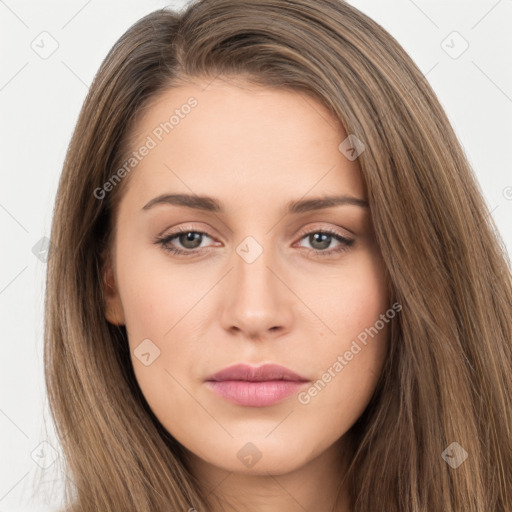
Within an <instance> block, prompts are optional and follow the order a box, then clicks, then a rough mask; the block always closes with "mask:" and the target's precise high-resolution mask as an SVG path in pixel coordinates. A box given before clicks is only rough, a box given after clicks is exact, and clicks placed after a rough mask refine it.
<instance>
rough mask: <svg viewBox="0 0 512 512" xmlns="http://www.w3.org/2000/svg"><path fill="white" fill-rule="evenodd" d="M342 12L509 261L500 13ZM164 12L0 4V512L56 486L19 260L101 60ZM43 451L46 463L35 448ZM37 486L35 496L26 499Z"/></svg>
mask: <svg viewBox="0 0 512 512" xmlns="http://www.w3.org/2000/svg"><path fill="white" fill-rule="evenodd" d="M349 3H351V4H352V5H354V6H355V7H357V8H359V9H360V10H362V11H363V12H365V13H366V14H368V15H369V16H370V17H371V18H373V19H374V20H375V21H377V22H378V23H380V24H381V25H382V26H383V27H384V28H386V29H387V30H388V31H389V32H390V33H391V34H392V35H393V36H394V37H395V38H396V39H397V40H398V41H399V42H400V43H401V44H402V45H403V47H404V48H405V50H406V51H407V52H408V53H409V54H410V55H411V57H412V58H413V60H414V61H415V62H416V63H417V65H418V66H419V68H420V69H421V70H422V71H423V73H424V74H426V76H427V79H428V81H429V82H430V84H431V85H432V87H433V88H434V90H435V91H436V93H437V95H438V97H439V100H440V101H441V103H442V105H443V107H444V108H445V110H446V112H447V114H448V116H449V118H450V120H451V122H452V124H453V126H454V128H455V131H456V133H457V135H458V137H459V140H460V141H461V143H462V145H463V147H464V149H465V151H466V154H467V156H468V158H469V160H470V163H471V164H472V165H473V168H474V170H475V173H476V175H477V178H478V180H479V183H480V186H481V189H482V192H483V194H484V197H485V199H486V201H487V204H488V206H489V209H490V210H491V211H492V216H493V218H494V220H495V222H496V224H497V226H498V229H499V230H500V232H501V234H502V237H503V239H504V242H505V244H506V246H507V249H508V252H509V254H511V253H512V223H511V222H510V221H511V220H512V200H511V199H512V193H511V192H512V188H510V187H511V186H512V171H511V169H512V166H511V162H512V156H511V152H510V146H511V143H512V115H511V114H512V59H511V55H512V51H511V50H512V38H511V30H510V26H511V22H512V1H511V0H499V1H497V0H478V1H469V0H460V1H454V0H451V1H446V0H443V1H426V0H415V1H414V2H413V1H412V0H397V1H394V2H391V1H382V0H380V1H377V0H373V1H370V0H365V1H363V0H351V1H350V2H349ZM166 5H171V6H173V7H181V6H182V5H184V2H183V1H179V0H177V1H175V2H173V3H171V4H170V3H169V2H164V1H157V0H153V1H149V0H147V1H144V2H142V1H139V2H137V1H134V0H131V1H127V0H109V1H102V2H100V1H99V0H89V1H87V0H72V1H69V0H68V1H64V0H61V1H53V2H36V1H35V0H32V1H27V0H0V40H1V48H2V51H1V54H0V59H1V62H0V107H1V113H2V115H1V117H0V140H1V141H2V150H1V153H0V155H1V161H0V172H1V181H0V183H1V187H0V221H1V224H0V226H1V229H2V234H1V236H2V250H1V252H0V255H1V256H0V257H1V261H0V315H1V322H2V324H1V333H2V345H1V348H2V350H1V356H0V365H1V367H0V375H1V386H0V432H1V435H0V447H1V453H0V460H1V467H0V511H1V512H7V511H15V510H16V511H18V510H20V511H21V510H23V511H25V510H27V511H28V510H30V511H35V510H52V509H53V508H54V507H56V506H58V505H59V503H60V500H59V488H58V486H57V488H56V492H57V495H56V496H55V497H54V498H51V497H50V498H47V499H46V498H45V489H49V486H48V484H49V483H51V482H52V481H56V482H57V483H58V482H59V481H61V480H62V479H63V476H62V475H61V474H59V472H58V470H57V469H56V467H57V464H53V465H52V466H50V467H49V468H48V469H45V470H43V469H41V468H40V467H39V466H38V465H37V464H36V462H35V461H34V460H33V459H32V457H31V454H32V453H33V451H34V450H36V452H35V453H36V454H37V453H38V450H39V452H40V449H38V448H37V447H38V445H39V443H41V442H42V441H43V440H45V439H47V440H48V441H49V442H50V444H51V445H52V446H54V447H55V448H56V449H57V450H58V449H59V448H58V444H57V443H56V441H55V440H54V437H52V436H53V425H52V422H51V418H50V416H49V413H48V409H47V400H46V396H45V388H44V382H43V359H42V354H43V344H42V339H43V299H44V276H45V270H46V268H45V263H44V262H42V261H40V260H39V259H38V258H37V257H36V256H35V255H34V254H33V252H32V248H33V246H34V245H35V244H36V243H37V242H38V241H39V240H40V239H41V238H42V237H44V236H49V233H50V226H51V216H52V208H53V202H54V199H55V193H56V190H57V183H58V178H59V175H60V172H61V168H62V164H63V160H64V155H65V151H66V148H67V144H68V143H69V140H70V137H71V133H72V130H73V128H74V125H75V122H76V120H77V116H78V113H79V110H80V108H81V105H82V102H83V100H84V98H85V95H86V92H87V89H88V86H89V84H90V83H91V81H92V78H93V76H94V74H95V73H96V71H97V69H98V67H99V65H100V63H101V61H102V59H103V58H104V57H105V55H106V54H107V52H108V51H109V49H110V48H111V46H112V45H113V43H114V42H115V41H116V40H117V39H118V38H119V37H120V36H121V34H122V33H123V32H124V31H125V30H126V29H127V28H128V27H129V26H130V25H131V24H132V23H134V22H135V21H137V20H138V19H140V18H141V17H142V16H143V15H145V14H147V13H149V12H151V11H153V10H155V9H158V8H161V7H165V6H166ZM43 31H46V32H48V33H49V34H51V37H52V38H54V39H55V40H56V41H57V43H58V48H57V50H56V51H55V52H54V53H53V54H52V55H51V56H49V57H48V58H46V59H43V58H41V57H40V56H39V55H38V54H37V53H36V52H35V51H34V50H33V49H32V47H31V45H32V44H33V43H32V42H33V41H34V40H35V42H36V43H37V41H39V40H40V39H38V37H40V34H41V32H43ZM453 31H457V32H458V33H459V34H460V35H461V36H462V37H463V38H464V39H465V40H467V41H468V43H469V48H468V49H467V50H466V51H465V52H464V53H463V54H462V55H461V56H460V57H458V58H456V59H454V58H452V57H450V55H448V54H447V53H446V51H445V49H443V46H442V45H450V46H453V47H454V50H457V49H458V48H460V41H458V40H457V39H456V38H455V39H454V36H453V35H451V36H450V37H449V38H448V39H447V40H446V38H447V36H449V35H450V34H452V32H453ZM44 37H48V36H44ZM455 37H457V36H455ZM444 40H446V43H442V42H443V41H444ZM450 41H454V42H453V43H452V42H450ZM48 42H49V40H48ZM34 44H35V43H34ZM46 47H47V48H48V46H46ZM452 51H453V50H452ZM507 187H508V188H507ZM507 191H508V195H507ZM475 236H478V233H475ZM45 420H46V428H47V432H46V431H45V428H44V425H45ZM45 450H46V451H45ZM43 451H45V457H47V456H48V453H50V455H51V449H49V448H48V446H46V447H45V448H44V449H43ZM39 477H41V478H42V481H43V483H44V485H43V486H42V487H41V488H39V489H38V490H37V491H34V489H35V482H36V481H37V479H38V478H39ZM45 500H46V501H47V503H45Z"/></svg>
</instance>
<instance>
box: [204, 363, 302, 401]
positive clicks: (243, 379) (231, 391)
mask: <svg viewBox="0 0 512 512" xmlns="http://www.w3.org/2000/svg"><path fill="white" fill-rule="evenodd" d="M307 382H309V380H308V379H307V378H306V377H303V376H301V375H298V374H297V373H295V372H293V371H291V370H289V369H288V368H285V367H284V366H280V365H276V364H265V365H263V366H260V367H257V368H256V367H253V366H249V365H246V364H237V365H234V366H230V367H228V368H225V369H224V370H221V371H220V372H217V373H215V374H214V375H211V376H210V377H208V378H207V379H206V383H207V386H208V387H209V388H210V389H211V390H212V391H214V392H215V393H217V394H219V395H220V396H222V397H224V398H225V399H227V400H230V401H231V402H234V403H235V404H238V405H243V406H246V407H267V406H270V405H274V404H277V403H279V402H281V401H282V400H284V399H285V398H286V397H288V396H290V395H292V394H293V393H296V392H297V391H299V389H300V388H302V387H304V385H305V384H306V383H307Z"/></svg>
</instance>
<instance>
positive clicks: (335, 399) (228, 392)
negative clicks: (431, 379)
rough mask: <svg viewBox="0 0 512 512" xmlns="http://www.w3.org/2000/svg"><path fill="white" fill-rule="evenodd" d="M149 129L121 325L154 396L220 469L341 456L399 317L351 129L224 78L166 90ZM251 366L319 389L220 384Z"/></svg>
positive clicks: (299, 98) (118, 276) (278, 383)
mask: <svg viewBox="0 0 512 512" xmlns="http://www.w3.org/2000/svg"><path fill="white" fill-rule="evenodd" d="M133 133H134V137H133V141H132V142H133V146H132V148H131V149H132V150H133V151H135V152H136V153H137V154H136V155H134V156H133V158H135V159H136V162H137V163H136V165H135V163H134V162H135V160H134V161H132V163H131V164H130V165H132V164H133V168H132V167H130V166H127V167H126V169H129V171H126V169H125V171H126V173H122V172H121V173H120V175H121V176H122V175H123V174H126V176H128V174H129V178H128V177H124V179H129V180H130V181H129V186H128V188H127V190H126V191H125V194H124V195H123V198H122V200H121V203H120V207H119V212H118V217H117V219H116V222H117V231H116V237H115V241H114V247H113V253H112V256H113V257H112V263H113V265H112V267H107V270H108V272H106V273H105V276H106V279H107V280H110V284H111V285H112V288H111V289H110V291H109V293H108V304H107V312H106V316H107V318H108V320H109V321H110V322H111V323H115V324H125V325H126V328H127V332H128V336H129V344H130V352H131V357H132V362H133V367H134V371H135V375H136V377H137V380H138V383H139V385H140V388H141V390H142V392H143V394H144V396H145V398H146V400H147V402H148V404H149V405H150V407H151V408H152V410H153V411H154V413H155V415H156V416H157V417H158V419H159V420H160V422H161V423H162V424H163V425H164V426H165V427H166V429H167V430H168V431H169V432H170V433H171V434H172V435H173V436H174V437H175V438H176V439H177V440H178V441H179V442H180V443H181V444H182V445H183V446H184V447H185V448H186V449H187V450H188V451H189V452H190V455H191V457H192V459H193V460H196V461H199V463H200V464H203V465H205V464H207V465H213V466H215V467H217V468H223V469H225V470H228V471H236V472H250V473H253V474H265V473H272V474H282V473H286V472H289V471H293V470H295V469H298V468H300V467H302V466H304V465H305V464H307V463H308V462H310V461H312V460H313V459H315V458H317V457H318V456H320V455H323V456H326V454H331V455H332V456H333V457H334V458H333V460H334V459H335V458H336V455H335V454H336V453H339V446H340V445H339V443H336V442H337V441H339V440H340V438H341V437H342V436H343V435H344V434H345V433H346V432H347V430H348V429H349V428H350V427H351V426H352V425H353V424H354V422H355V421H356V420H357V419H358V417H359V416H360V415H361V413H362V412H363V411H364V409H365V407H366V405H367V404H368V402H369V400H370V397H371V395H372V393H373V392H374V390H375V387H376V383H377V380H378V377H379V375H380V373H381V370H382V367H383V364H384V360H385V355H386V349H387V343H388V331H389V325H388V322H389V318H391V315H390V314H389V309H388V308H389V307H390V306H389V303H388V294H387V284H386V276H385V269H384V267H383V264H382V261H381V258H380V253H379V250H378V247H377V245H376V243H375V241H374V237H373V233H372V225H371V221H370V213H369V210H368V208H367V207H366V206H365V205H364V202H365V185H364V182H363V180H362V177H361V174H360V171H359V168H358V163H357V158H355V159H354V156H353V152H351V151H350V150H348V148H347V147H346V146H344V145H342V146H341V149H340V148H339V146H340V144H341V143H342V142H343V141H344V140H345V139H346V137H347V134H346V133H344V132H343V130H342V128H341V125H339V124H338V122H337V121H336V120H335V119H334V118H333V117H332V116H331V115H330V113H329V112H328V111H327V110H326V109H325V108H324V107H323V106H322V105H321V104H320V103H318V102H317V101H315V100H314V99H312V98H311V97H309V96H305V95H303V94H299V93H296V92H290V91H282V90H281V91H279V90H274V89H267V88H258V87H255V86H250V85H248V84H246V83H243V82H239V83H238V85H235V84H228V83H227V82H223V81H221V80H215V81H214V82H212V83H211V84H210V85H207V82H204V83H201V84H200V85H187V86H182V87H179V88H175V89H172V90H169V91H167V92H165V94H163V95H161V96H159V97H158V101H155V102H154V103H153V104H152V105H151V106H150V108H149V109H148V110H147V111H146V112H145V114H144V116H143V117H142V118H140V119H139V121H138V123H137V125H136V126H135V130H134V132H133ZM345 144H348V141H346V142H345ZM144 147H145V148H146V149H145V150H144V149H143V148H144ZM112 186H114V185H112ZM116 186H119V185H116ZM107 189H109V187H108V185H107V187H105V190H107ZM106 193H108V192H106ZM206 196H208V199H206ZM173 197H174V199H173ZM331 197H346V198H350V200H347V201H345V202H343V201H340V202H338V203H336V204H335V203H334V202H333V203H332V204H330V205H328V204H324V203H322V202H321V201H320V200H322V201H323V200H325V199H326V198H331ZM156 198H159V199H156ZM353 198H355V199H356V200H357V201H353V200H352V199H353ZM315 199H317V200H318V201H315ZM179 230H182V231H183V233H181V235H180V231H179ZM187 233H188V235H187ZM159 240H160V241H159ZM162 240H163V242H162ZM172 249H175V250H177V251H181V252H180V253H179V254H175V253H172V252H170V250H172ZM110 270H112V272H110ZM393 316H394V314H393ZM236 364H245V365H249V366H251V367H259V366H261V365H264V364H276V365H281V366H283V367H285V368H287V369H289V370H291V371H293V372H295V373H296V374H298V375H300V376H301V377H302V380H299V381H297V380H295V381H289V380H288V381H283V380H281V378H282V377H283V375H282V374H280V373H279V372H278V373H276V374H271V375H266V376H265V375H261V376H260V378H261V379H262V380H263V382H259V383H257V382H254V378H255V377H254V375H251V374H250V373H249V374H246V375H245V377H240V376H227V377H225V380H222V378H221V379H220V380H218V381H217V382H216V384H212V383H211V382H209V381H208V380H209V378H210V377H211V376H212V375H213V374H215V373H217V372H219V371H220V370H223V369H225V368H227V367H231V366H232V365H236ZM241 378H245V379H249V381H248V380H245V381H240V380H239V379H241ZM251 379H252V380H253V381H252V382H251V381H250V380H251ZM265 381H266V382H265ZM335 443H336V444H335Z"/></svg>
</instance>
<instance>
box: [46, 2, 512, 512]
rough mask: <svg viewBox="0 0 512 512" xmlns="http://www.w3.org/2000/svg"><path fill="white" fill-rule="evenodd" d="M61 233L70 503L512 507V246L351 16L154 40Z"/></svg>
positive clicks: (146, 43) (59, 204) (68, 204)
mask: <svg viewBox="0 0 512 512" xmlns="http://www.w3.org/2000/svg"><path fill="white" fill-rule="evenodd" d="M51 240H52V246H53V247H55V249H54V254H53V255H52V257H51V258H50V259H49V264H48V265H49V266H48V275H47V309H46V315H47V316H46V339H45V343H46V345H45V364H46V379H47V387H48V393H49V399H50V405H51V410H52V414H53V416H54V419H55V422H56V426H57V431H58V433H59V436H60V440H61V442H62V447H63V450H64V455H65V463H66V465H65V468H64V469H65V471H66V474H68V475H69V480H68V481H69V482H73V484H74V485H73V486H70V487H69V488H68V489H67V500H68V505H69V506H68V507H67V509H68V510H76V511H89V510H90V511H93V510H94V511H97V510H119V511H121V510H123V511H125V510H137V511H139V510H140V511H143V510H144V511H157V510H158V511H160V510H162V511H163V510H176V511H177V510H180V511H181V510H189V511H193V510H197V511H203V510H209V511H213V512H218V511H221V510H248V511H262V510H280V511H292V510H293V511H295V510H315V511H336V512H341V511H343V512H346V511H351V512H352V511H354V512H359V511H361V512H363V511H365V512H366V511H373V510H385V511H386V512H390V511H408V512H419V511H426V510H428V511H429V512H432V511H443V512H446V511H462V510H464V511H466V512H468V511H469V512H471V511H474V512H476V511H484V510H485V511H491V510H492V511H496V512H497V511H503V512H504V511H509V510H511V509H512V471H511V470H512V412H511V411H512V408H511V405H512V404H511V398H510V397H511V391H512V355H511V340H512V330H511V315H510V312H511V305H512V286H511V274H510V268H509V266H508V260H507V257H506V253H505V251H504V249H503V245H502V244H501V241H500V238H499V235H498V234H497V232H496V230H495V227H494V224H493V222H492V218H491V216H490V215H489V212H488V210H487V208H486V206H485V203H484V200H483V199H482V196H481V193H480V191H479V188H478V185H477V183H476V180H475V177H474V175H473V173H472V170H471V168H470V165H469V164H468V161H467V159H466V157H465V155H464V153H463V151H462V149H461V146H460V144H459V142H458V140H457V138H456V136H455V134H454V132H453V129H452V128H451V126H450V124H449V121H448V119H447V117H446V115H445V113H444V112H443V110H442V108H441V106H440V104H439V101H438V100H437V98H436V96H435V94H434V92H433V91H432V89H431V88H430V86H429V85H428V83H427V82H426V80H425V79H424V77H423V76H422V74H421V72H420V71H419V70H418V68H417V67H416V66H415V64H414V63H413V62H412V61H411V59H410V58H409V57H408V55H407V54H406V53H405V51H404V50H403V49H402V48H401V47H400V46H399V44H398V43H397V42H396V41H395V40H394V39H393V38H392V37H391V36H390V35H389V34H388V33H387V32H386V31H385V30H383V29H382V28H381V27H380V26H378V25H377V24H376V23H375V22H373V21H372V20H371V19H369V18H368V17H367V16H365V15H364V14H362V13H361V12H359V11H358V10H357V9H355V8H354V7H351V6H350V5H348V4H346V3H343V2H340V1H337V0H321V1H318V2H309V1H307V0H293V1H284V0H263V1H261V2H257V3H253V2H249V1H245V0H243V1H240V0H237V1H235V0H207V1H199V2H196V3H193V4H191V5H190V6H189V7H187V8H186V9H185V10H184V11H183V12H181V13H175V12H172V11H167V10H159V11H156V12H154V13H151V14H150V15H148V16H146V17H145V18H143V19H142V20H140V21H139V22H138V23H136V24H135V25H134V26H133V27H131V28H130V29H129V30H128V31H127V32H126V33H125V34H124V35H123V36H122V37H121V38H120V40H119V41H118V42H117V43H116V44H115V45H114V47H113V48H112V50H111V52H110V53H109V55H108V56H107V57H106V59H105V61H104V62H103V64H102V66H101V68H100V70H99V72H98V74H97V76H96V78H95V80H94V82H93V84H92V86H91V88H90V91H89V94H88V96H87V98H86V101H85V104H84V106H83V109H82V112H81V114H80V118H79V120H78V123H77V126H76V129H75V133H74V135H73V138H72V141H71V143H70V147H69V151H68V154H67V157H66V161H65V165H64V169H63V173H62V177H61V181H60V184H59V190H58V194H57V199H56V206H55V211H54V220H53V227H52V237H51ZM304 244H305V245H304Z"/></svg>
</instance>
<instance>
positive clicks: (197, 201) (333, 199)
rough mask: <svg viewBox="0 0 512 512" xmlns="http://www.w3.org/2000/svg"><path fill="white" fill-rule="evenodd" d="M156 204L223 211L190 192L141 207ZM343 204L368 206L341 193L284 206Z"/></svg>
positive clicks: (292, 209)
mask: <svg viewBox="0 0 512 512" xmlns="http://www.w3.org/2000/svg"><path fill="white" fill-rule="evenodd" d="M157 204H170V205H174V206H185V207H187V208H193V209H196V210H204V211H208V212H216V213H224V209H223V207H222V205H221V204H220V203H219V202H218V201H217V200H215V199H214V198H213V197H209V196H198V195H190V194H162V195H160V196H158V197H155V198H153V199H151V201H149V202H148V203H147V204H145V205H144V206H143V207H142V209H143V210H149V209H150V208H152V207H153V206H156V205H157ZM343 205H353V206H360V207H361V208H365V209H366V208H368V202H367V201H365V200H363V199H358V198H357V197H353V196H348V195H341V196H323V197H315V198H311V199H299V200H295V201H290V202H288V203H287V204H286V206H285V212H286V213H287V214H298V213H305V212H310V211H315V210H322V209H324V208H332V207H334V206H343Z"/></svg>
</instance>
